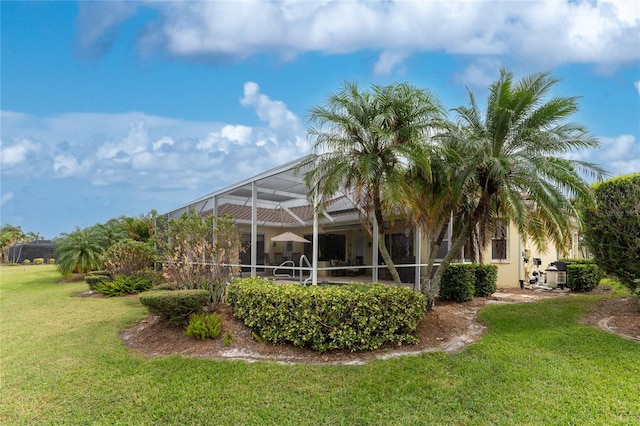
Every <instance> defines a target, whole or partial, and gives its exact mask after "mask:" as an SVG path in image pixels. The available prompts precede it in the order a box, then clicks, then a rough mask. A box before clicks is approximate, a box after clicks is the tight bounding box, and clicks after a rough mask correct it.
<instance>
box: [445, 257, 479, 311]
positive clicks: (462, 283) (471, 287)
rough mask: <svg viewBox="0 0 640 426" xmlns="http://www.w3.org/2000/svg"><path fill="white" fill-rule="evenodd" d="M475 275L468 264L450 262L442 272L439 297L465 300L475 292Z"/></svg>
mask: <svg viewBox="0 0 640 426" xmlns="http://www.w3.org/2000/svg"><path fill="white" fill-rule="evenodd" d="M475 282H476V275H475V273H474V270H473V269H472V266H471V265H469V264H461V263H452V264H450V265H449V266H448V267H447V269H446V270H445V271H444V273H443V274H442V278H441V281H440V299H442V300H454V301H456V302H466V301H468V300H472V299H473V296H474V294H475V292H476V285H475Z"/></svg>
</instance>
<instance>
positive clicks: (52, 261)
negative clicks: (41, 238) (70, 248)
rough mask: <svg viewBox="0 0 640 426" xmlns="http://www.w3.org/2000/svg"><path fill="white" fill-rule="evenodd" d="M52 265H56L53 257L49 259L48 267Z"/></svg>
mask: <svg viewBox="0 0 640 426" xmlns="http://www.w3.org/2000/svg"><path fill="white" fill-rule="evenodd" d="M54 263H56V260H55V259H54V258H53V257H51V258H49V265H53V264H54Z"/></svg>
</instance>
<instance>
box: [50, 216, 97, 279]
mask: <svg viewBox="0 0 640 426" xmlns="http://www.w3.org/2000/svg"><path fill="white" fill-rule="evenodd" d="M103 253H104V247H103V246H102V244H101V237H100V234H99V233H98V232H96V230H95V229H91V228H87V229H82V230H81V229H79V228H77V229H76V230H75V231H73V232H72V233H70V234H63V236H62V237H61V238H59V239H57V240H56V253H55V256H56V267H57V268H58V271H60V273H61V274H62V275H64V276H65V277H66V276H69V275H71V274H72V273H73V272H89V271H93V270H96V269H99V268H100V266H101V265H102V254H103Z"/></svg>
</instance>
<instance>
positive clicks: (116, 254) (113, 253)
mask: <svg viewBox="0 0 640 426" xmlns="http://www.w3.org/2000/svg"><path fill="white" fill-rule="evenodd" d="M155 259H156V251H155V250H154V249H153V247H151V246H150V245H149V244H145V243H142V242H140V241H134V240H129V239H127V240H123V241H120V242H117V243H115V244H113V245H112V246H111V247H109V249H108V250H107V251H106V252H105V254H104V267H105V269H107V270H108V271H109V273H110V274H111V276H113V277H115V276H116V275H127V276H137V275H141V274H143V275H144V274H145V272H146V271H148V270H149V268H150V267H151V266H152V265H153V262H154V261H155Z"/></svg>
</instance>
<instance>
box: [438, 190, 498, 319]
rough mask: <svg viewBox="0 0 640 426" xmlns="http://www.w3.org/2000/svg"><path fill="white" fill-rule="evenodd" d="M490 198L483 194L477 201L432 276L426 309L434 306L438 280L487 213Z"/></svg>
mask: <svg viewBox="0 0 640 426" xmlns="http://www.w3.org/2000/svg"><path fill="white" fill-rule="evenodd" d="M490 199H491V196H490V195H489V194H487V193H483V194H482V196H481V197H480V200H479V201H478V205H477V206H476V209H475V210H474V211H473V213H472V214H471V215H470V216H469V220H468V221H467V223H465V224H464V227H463V228H462V231H461V232H460V235H458V239H457V240H456V241H455V242H454V243H453V245H452V246H451V248H450V249H449V252H448V253H447V255H446V256H445V257H444V259H443V260H442V263H441V264H440V266H439V267H438V270H437V271H436V273H435V275H434V276H433V280H432V281H431V286H430V291H429V294H428V295H427V309H428V310H431V309H433V306H434V305H435V298H436V295H437V294H438V292H439V291H440V280H441V279H442V275H443V274H444V271H445V269H447V266H449V264H450V263H451V261H452V260H454V259H455V258H456V256H458V254H459V253H460V250H462V247H464V245H465V244H466V242H467V241H469V237H470V236H471V230H472V229H474V228H475V227H476V225H477V224H478V221H479V219H480V217H482V216H483V215H484V214H486V212H487V211H488V207H489V205H490Z"/></svg>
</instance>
